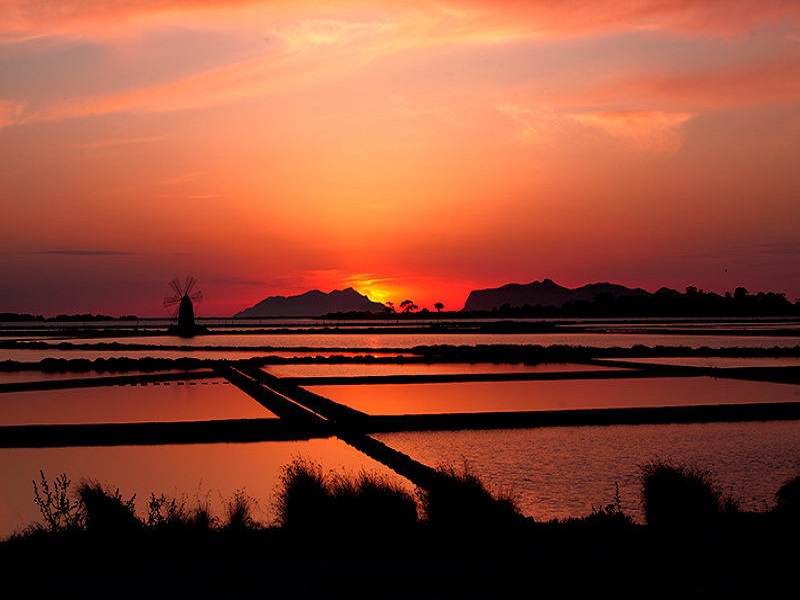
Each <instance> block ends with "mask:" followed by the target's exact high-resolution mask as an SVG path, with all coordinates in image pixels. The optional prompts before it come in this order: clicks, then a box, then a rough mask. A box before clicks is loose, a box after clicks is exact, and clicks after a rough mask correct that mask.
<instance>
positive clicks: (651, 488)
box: [639, 459, 738, 531]
mask: <svg viewBox="0 0 800 600" xmlns="http://www.w3.org/2000/svg"><path fill="white" fill-rule="evenodd" d="M639 469H640V480H641V484H642V508H643V510H644V516H645V520H646V522H647V525H648V526H649V527H651V528H652V529H653V530H658V531H669V530H677V531H690V530H698V529H703V528H707V527H709V526H712V525H713V524H715V523H717V522H718V521H719V517H720V516H723V515H726V514H732V513H736V512H737V511H738V506H737V504H736V502H735V501H734V500H732V499H731V498H724V497H723V494H722V490H721V488H720V487H719V485H718V484H717V483H716V482H715V481H714V479H713V477H712V476H711V474H710V473H709V472H708V471H707V470H703V469H700V468H698V467H695V466H687V465H684V464H679V463H674V462H672V461H670V460H664V459H655V460H652V461H650V462H647V463H644V464H642V465H640V466H639Z"/></svg>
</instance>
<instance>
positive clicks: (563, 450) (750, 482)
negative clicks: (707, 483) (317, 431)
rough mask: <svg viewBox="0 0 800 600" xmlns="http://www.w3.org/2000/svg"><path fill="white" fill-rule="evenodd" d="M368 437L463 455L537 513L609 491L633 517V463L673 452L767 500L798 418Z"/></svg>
mask: <svg viewBox="0 0 800 600" xmlns="http://www.w3.org/2000/svg"><path fill="white" fill-rule="evenodd" d="M375 437H377V438H379V439H380V440H381V441H383V442H384V443H386V444H388V445H389V446H392V447H393V448H395V449H397V450H400V451H401V452H405V453H407V454H409V455H410V456H411V457H412V458H414V459H416V460H418V461H421V462H424V463H425V464H428V465H430V466H433V467H435V466H438V465H452V466H455V467H457V468H460V467H461V466H462V465H463V464H464V461H465V460H466V461H467V462H468V464H469V465H470V467H471V468H472V469H473V470H474V471H475V472H476V473H477V474H478V475H480V476H481V478H482V479H483V481H484V482H486V483H487V484H488V486H489V487H490V488H491V489H493V490H494V491H502V490H504V491H510V492H511V493H512V494H513V495H514V497H515V498H516V499H517V500H518V502H519V504H520V507H521V509H522V511H523V513H524V514H526V515H529V516H532V517H534V518H535V519H538V520H548V519H554V518H566V517H580V516H585V515H588V514H591V511H592V508H593V507H594V508H597V507H601V506H605V505H606V504H608V503H610V502H612V501H613V499H614V483H615V482H617V483H619V487H620V496H621V500H622V506H623V509H624V510H625V511H626V512H629V513H631V514H632V515H633V516H634V517H635V518H636V519H637V520H639V521H641V510H640V491H641V485H640V482H639V478H638V476H639V465H640V464H642V463H643V462H645V461H647V460H651V459H653V458H657V457H660V458H667V457H671V458H673V459H675V460H678V461H681V462H684V463H686V464H694V465H697V466H699V467H701V468H705V469H708V470H709V471H710V472H711V474H712V475H713V476H714V478H715V480H716V481H717V482H718V483H719V484H720V485H721V486H722V488H723V491H724V493H725V494H726V495H730V496H732V497H733V498H735V499H736V500H738V501H739V502H740V503H741V508H742V509H744V510H769V509H771V508H772V507H773V506H774V502H775V498H774V494H775V492H776V491H777V490H778V488H779V487H780V486H781V484H783V483H784V482H785V481H787V480H788V479H791V478H793V477H796V476H798V475H800V454H798V448H800V421H771V422H749V423H702V424H701V423H696V424H674V425H635V426H630V425H613V426H606V427H547V428H540V429H513V430H483V431H440V432H407V433H391V434H388V433H387V434H379V435H376V436H375Z"/></svg>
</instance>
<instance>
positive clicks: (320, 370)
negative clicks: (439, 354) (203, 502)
mask: <svg viewBox="0 0 800 600" xmlns="http://www.w3.org/2000/svg"><path fill="white" fill-rule="evenodd" d="M609 369H610V368H609V367H602V366H597V365H579V364H573V363H542V364H538V365H525V364H519V363H514V364H498V363H446V364H445V363H443V364H405V365H404V364H372V365H370V364H341V365H331V364H295V365H270V366H266V367H263V370H264V371H266V372H267V373H271V374H273V375H277V376H278V377H358V376H362V375H445V374H450V375H452V374H459V375H460V374H471V373H555V372H564V371H603V370H609Z"/></svg>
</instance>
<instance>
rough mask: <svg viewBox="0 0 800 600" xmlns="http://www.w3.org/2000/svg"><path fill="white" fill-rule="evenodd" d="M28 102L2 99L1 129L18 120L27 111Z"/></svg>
mask: <svg viewBox="0 0 800 600" xmlns="http://www.w3.org/2000/svg"><path fill="white" fill-rule="evenodd" d="M26 105H27V103H26V102H23V101H20V100H2V99H0V129H2V128H3V127H7V126H8V125H13V124H14V123H16V122H18V121H19V120H20V118H21V117H22V114H23V112H24V111H25V106H26Z"/></svg>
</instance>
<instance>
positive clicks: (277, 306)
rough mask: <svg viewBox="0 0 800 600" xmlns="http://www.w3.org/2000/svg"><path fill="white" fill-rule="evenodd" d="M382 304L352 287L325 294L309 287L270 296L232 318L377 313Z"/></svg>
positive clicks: (382, 306)
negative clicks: (301, 290) (292, 292)
mask: <svg viewBox="0 0 800 600" xmlns="http://www.w3.org/2000/svg"><path fill="white" fill-rule="evenodd" d="M383 309H384V305H383V304H381V303H380V302H373V301H372V300H370V299H369V298H367V297H366V296H365V295H363V294H359V293H358V292H357V291H355V290H354V289H353V288H347V289H345V290H334V291H332V292H330V293H329V294H326V293H324V292H321V291H319V290H312V291H310V292H306V293H305V294H300V295H298V296H270V297H269V298H265V299H264V300H262V301H261V302H259V303H258V304H256V305H255V306H251V307H250V308H246V309H245V310H243V311H240V312H238V313H236V314H235V315H234V317H317V316H319V315H323V314H326V313H335V312H351V311H353V312H381V311H382V310H383Z"/></svg>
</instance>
